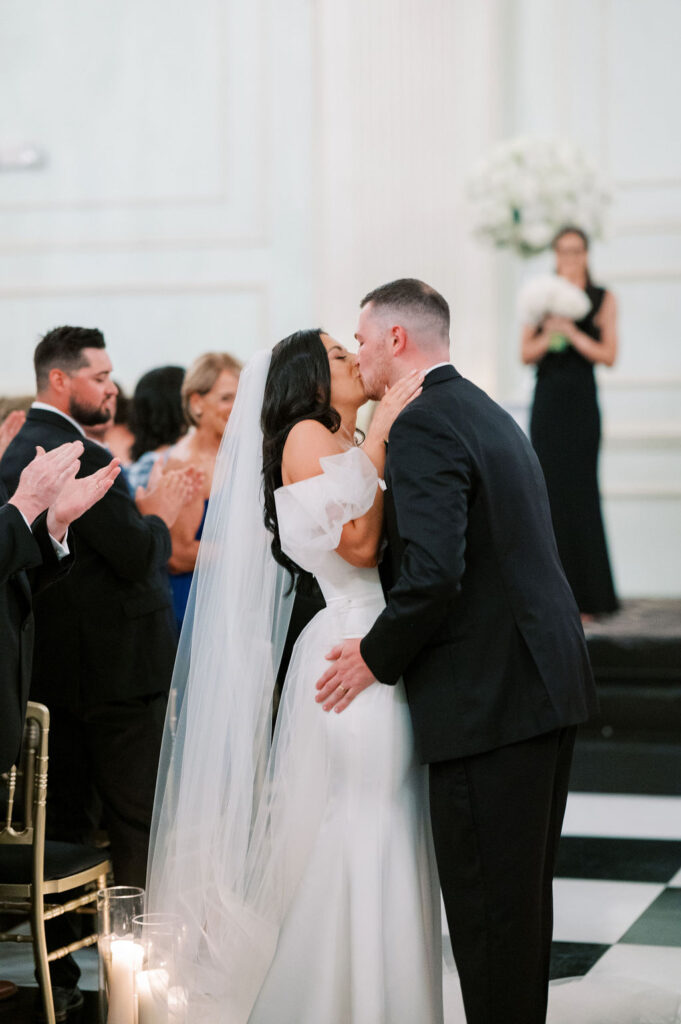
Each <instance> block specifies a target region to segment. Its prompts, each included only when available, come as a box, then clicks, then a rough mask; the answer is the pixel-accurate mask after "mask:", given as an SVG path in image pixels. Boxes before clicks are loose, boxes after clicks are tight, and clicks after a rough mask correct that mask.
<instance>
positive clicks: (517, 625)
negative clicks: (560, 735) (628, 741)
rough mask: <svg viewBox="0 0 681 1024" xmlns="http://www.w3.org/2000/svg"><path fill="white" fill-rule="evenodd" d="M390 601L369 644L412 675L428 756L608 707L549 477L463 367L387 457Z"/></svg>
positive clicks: (397, 671) (408, 421)
mask: <svg viewBox="0 0 681 1024" xmlns="http://www.w3.org/2000/svg"><path fill="white" fill-rule="evenodd" d="M386 485H387V490H386V494H385V508H386V529H387V534H388V542H389V548H388V551H387V552H386V555H385V556H384V560H383V562H384V564H383V566H382V571H381V574H382V579H383V582H384V588H385V589H386V593H387V599H388V600H387V606H386V608H385V610H384V612H383V613H382V614H381V615H380V616H379V618H378V619H377V621H376V623H375V624H374V626H373V628H372V629H371V631H370V632H369V633H368V634H367V636H365V637H364V639H363V640H362V643H361V652H362V655H363V657H364V659H365V661H366V662H367V664H368V665H369V667H370V668H371V670H372V672H373V673H374V675H375V676H376V678H377V679H379V680H380V681H381V682H383V683H395V682H396V681H397V679H398V678H399V677H400V676H403V677H404V682H405V686H406V691H407V697H408V700H409V705H410V709H411V713H412V719H413V723H414V731H415V736H416V743H417V748H418V751H419V755H420V757H421V760H422V761H424V762H432V761H443V760H449V759H451V758H456V757H463V756H468V755H471V754H478V753H482V752H483V751H485V750H491V749H493V748H496V747H500V746H504V745H506V744H509V743H514V742H516V741H519V740H522V739H527V738H528V737H530V736H534V735H538V734H540V733H543V732H548V731H550V730H552V729H556V728H559V727H562V726H567V725H573V724H576V723H578V722H582V721H584V720H585V719H587V718H588V717H589V715H590V714H592V713H593V712H594V711H595V709H596V698H595V690H594V685H593V679H592V675H591V669H590V665H589V659H588V655H587V650H586V644H585V641H584V633H583V630H582V626H581V622H580V618H579V612H578V610H577V606H576V604H575V601H574V598H573V596H572V592H571V590H570V587H569V585H568V583H567V580H566V578H565V575H564V573H563V569H562V566H561V563H560V560H559V557H558V551H557V548H556V543H555V540H554V535H553V527H552V525H551V516H550V512H549V504H548V498H547V494H546V487H545V484H544V478H543V475H542V471H541V469H540V466H539V463H538V461H537V458H536V456H535V454H534V451H533V449H532V447H531V445H530V443H529V441H528V440H527V438H526V437H525V435H524V434H523V432H522V431H521V429H520V427H519V426H518V425H517V424H516V422H515V421H514V420H513V418H512V417H511V416H509V415H508V413H506V412H504V410H503V409H501V408H500V406H498V405H497V404H496V403H495V402H493V401H492V400H491V399H490V398H489V397H488V396H487V395H486V394H485V393H484V392H483V391H481V390H480V389H479V388H477V387H475V385H473V384H471V382H470V381H468V380H465V379H464V378H463V377H462V376H461V375H460V374H459V373H457V371H456V370H455V369H454V368H453V367H451V366H445V367H440V368H437V369H435V370H432V371H431V372H430V373H429V374H427V376H426V378H425V380H424V384H423V392H422V394H421V395H420V396H419V397H418V398H416V399H415V400H414V401H413V402H412V403H411V404H410V405H408V406H407V407H406V408H405V409H404V410H403V412H402V413H401V414H400V415H399V416H398V418H397V419H396V421H395V423H394V424H393V427H392V429H391V431H390V440H389V445H388V453H387V459H386Z"/></svg>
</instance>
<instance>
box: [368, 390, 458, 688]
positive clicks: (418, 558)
mask: <svg viewBox="0 0 681 1024" xmlns="http://www.w3.org/2000/svg"><path fill="white" fill-rule="evenodd" d="M389 458H390V487H391V490H392V496H393V502H394V505H395V513H396V517H397V528H398V532H399V535H400V537H401V539H402V541H403V543H404V552H403V555H402V560H401V567H400V575H399V577H398V579H397V580H396V582H395V585H394V586H393V588H392V589H391V590H390V592H389V594H388V602H387V605H386V607H385V609H384V611H383V612H382V613H381V615H379V617H378V619H377V620H376V622H375V623H374V625H373V627H372V628H371V630H370V631H369V633H367V635H366V636H365V637H364V638H363V640H362V642H361V644H360V651H361V654H362V657H363V658H364V660H365V661H366V663H367V665H368V666H369V668H370V669H371V671H372V672H373V674H374V675H375V676H376V678H377V679H378V680H379V681H380V682H382V683H389V684H394V683H396V682H397V680H398V679H399V678H400V676H401V675H402V674H403V673H404V670H405V669H406V668H407V667H408V665H409V663H410V662H411V661H412V659H413V658H414V657H415V656H416V655H417V654H418V653H419V651H420V650H421V649H422V648H423V646H424V645H425V644H426V643H427V642H428V640H429V638H430V637H431V636H432V634H433V633H434V632H435V631H436V630H437V628H438V626H439V625H440V624H441V623H442V621H443V619H444V618H445V617H446V615H447V612H448V610H449V607H450V605H451V602H452V601H453V600H454V598H455V597H456V596H457V594H458V593H459V591H460V589H461V577H462V576H463V572H464V567H465V549H466V528H467V523H468V504H469V497H470V493H471V487H472V469H471V459H470V456H469V454H468V453H467V451H466V450H465V449H464V447H463V446H462V445H461V443H460V441H459V440H458V439H457V437H456V435H455V434H454V433H453V431H452V430H451V428H450V427H449V426H448V425H447V424H446V423H445V422H443V421H441V420H440V419H439V418H438V417H437V416H436V415H434V414H433V413H432V412H431V411H429V410H428V408H427V406H426V405H425V403H419V404H418V405H416V404H414V405H411V406H408V407H407V408H406V409H405V411H404V412H403V413H402V414H401V415H400V416H399V417H398V419H397V420H396V421H395V423H394V424H393V427H392V429H391V431H390V454H389Z"/></svg>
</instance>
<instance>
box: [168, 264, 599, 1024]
mask: <svg viewBox="0 0 681 1024" xmlns="http://www.w3.org/2000/svg"><path fill="white" fill-rule="evenodd" d="M356 339H357V342H358V345H359V352H358V355H357V356H355V355H352V354H351V353H350V352H349V351H347V350H346V349H345V348H344V346H342V345H341V344H339V343H338V342H336V341H335V340H334V339H332V338H331V337H329V336H328V335H327V334H325V333H323V332H321V331H299V332H297V333H296V334H294V335H291V336H290V337H289V338H286V339H284V341H282V342H280V343H279V344H278V345H277V346H275V348H274V349H273V351H272V353H260V354H258V355H257V356H256V357H254V359H253V360H252V361H251V363H249V365H248V367H247V368H246V371H245V372H244V374H243V375H242V379H241V383H240V385H239V393H238V397H237V403H236V405H235V409H234V412H233V414H232V418H231V420H230V423H229V426H228V430H227V432H226V435H225V438H224V440H223V445H222V448H221V452H220V456H219V459H218V469H217V473H216V479H215V481H214V485H213V492H212V494H211V499H210V503H209V512H208V517H207V521H206V527H205V532H204V539H203V541H202V550H201V554H200V558H199V568H198V572H197V578H196V581H195V584H194V591H193V595H192V599H191V601H190V614H189V616H188V620H187V622H186V625H185V628H184V630H183V636H182V640H181V644H180V653H179V655H178V662H177V665H176V673H175V678H174V683H173V691H174V693H173V701H172V715H171V714H170V713H169V729H168V736H167V741H166V743H165V746H164V755H163V757H162V764H161V771H160V776H159V784H158V789H157V802H156V811H155V823H154V836H153V848H152V854H151V857H150V875H149V887H148V889H149V903H150V909H151V910H162V911H166V912H172V913H175V914H177V915H179V917H180V918H181V920H182V954H181V957H180V960H181V966H182V970H183V984H184V985H185V987H186V989H187V990H188V997H189V1004H190V1006H193V1007H194V1011H193V1013H192V1014H191V1016H192V1019H196V1020H201V1021H215V1022H216V1024H217V1022H218V1021H220V1022H225V1024H242V1022H243V1024H246V1022H249V1024H275V1022H276V1024H313V1022H314V1024H321V1022H323V1024H379V1022H382V1024H440V1022H441V1021H442V1020H443V1019H444V1018H443V1007H442V951H441V931H442V929H441V926H440V891H441V893H442V898H443V901H444V906H445V910H446V914H447V920H448V924H449V931H450V935H451V940H452V947H453V953H454V959H455V961H456V966H457V970H458V974H459V979H460V983H461V990H462V994H463V1003H464V1006H465V1019H466V1021H467V1022H468V1024H492V1022H494V1024H499V1022H501V1021H503V1022H504V1024H540V1022H543V1021H544V1020H545V1016H546V1006H547V990H548V975H549V956H550V945H551V933H552V898H551V884H552V877H553V870H554V864H555V858H556V851H557V845H558V839H559V836H560V831H561V824H562V819H563V813H564V809H565V802H566V798H567V789H568V777H569V770H570V761H571V757H572V748H573V744H574V737H575V730H576V726H577V724H578V723H580V722H582V721H584V720H585V719H587V718H588V717H589V715H590V714H591V713H593V711H594V710H595V707H596V699H595V692H594V686H593V681H592V676H591V671H590V667H589V661H588V656H587V652H586V646H585V642H584V636H583V632H582V627H581V624H580V618H579V612H578V610H577V606H576V604H575V602H574V599H573V597H572V593H571V591H570V588H569V586H568V583H567V581H566V579H565V576H564V573H563V570H562V567H561V564H560V561H559V557H558V553H557V550H556V545H555V541H554V537H553V529H552V525H551V517H550V511H549V505H548V499H547V495H546V489H545V485H544V480H543V477H542V473H541V470H540V467H539V464H538V462H537V459H536V457H535V455H534V452H533V450H532V448H531V446H530V444H529V442H528V440H527V439H526V437H525V435H524V434H523V433H522V431H521V430H520V428H519V427H518V426H517V424H516V423H515V421H514V420H513V419H512V417H510V416H509V415H508V414H507V413H506V412H505V411H504V410H502V409H501V408H500V407H499V406H498V405H497V404H495V403H494V402H493V401H492V400H491V399H490V398H489V397H488V396H487V395H486V394H485V393H484V392H483V391H481V390H479V389H478V388H477V387H475V385H473V384H472V383H471V382H469V381H468V380H466V379H464V378H463V377H462V376H461V375H460V374H459V373H458V372H457V371H456V369H455V368H454V367H453V366H452V365H451V364H450V363H449V308H448V305H447V303H446V301H445V299H444V298H443V297H442V296H441V295H439V294H438V293H437V292H436V291H435V290H434V289H432V288H430V287H429V286H428V285H426V284H424V283H423V282H421V281H417V280H414V279H402V280H398V281H394V282H391V283H390V284H387V285H384V286H382V287H379V288H376V289H375V290H374V291H372V292H370V293H369V294H368V295H367V296H366V297H365V298H364V299H363V301H362V303H361V312H360V317H359V323H358V328H357V333H356ZM367 398H375V399H377V400H378V405H377V407H376V411H375V414H374V417H373V419H372V422H371V425H370V427H369V428H368V431H367V434H366V437H365V438H363V440H362V442H361V444H357V443H356V441H357V437H358V433H357V432H356V415H357V410H358V408H359V407H360V406H361V405H362V404H363V403H364V402H365V401H366V400H367ZM384 538H387V547H385V548H384V549H382V545H383V544H384ZM301 569H302V570H306V571H308V572H312V573H313V574H314V575H315V576H316V578H317V580H318V582H319V585H320V587H321V589H322V593H323V595H324V598H325V602H326V607H325V608H324V609H323V610H322V611H321V612H320V613H319V614H318V615H317V616H316V617H315V618H314V619H313V620H312V622H311V623H310V624H309V625H308V626H307V627H306V629H305V630H304V631H303V633H302V634H301V636H300V637H299V639H298V641H297V644H296V647H295V649H294V652H293V656H292V658H291V662H290V665H289V669H288V673H287V677H286V682H285V685H284V689H283V693H282V698H281V703H280V706H279V711H278V716H277V724H276V728H275V732H274V736H273V738H272V739H271V741H270V721H271V720H270V710H271V697H272V687H273V680H274V676H275V675H276V671H277V665H278V656H279V653H280V650H281V646H282V640H283V637H284V636H285V633H286V628H287V624H288V615H289V614H290V605H291V589H292V588H291V585H290V584H291V579H292V577H295V576H296V575H297V574H299V573H300V571H301ZM447 1019H448V1020H449V1018H447Z"/></svg>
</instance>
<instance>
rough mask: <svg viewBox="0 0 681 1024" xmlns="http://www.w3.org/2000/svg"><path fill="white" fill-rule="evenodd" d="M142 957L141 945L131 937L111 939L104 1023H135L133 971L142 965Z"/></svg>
mask: <svg viewBox="0 0 681 1024" xmlns="http://www.w3.org/2000/svg"><path fill="white" fill-rule="evenodd" d="M143 958H144V949H143V947H142V946H140V945H139V943H137V942H133V941H132V939H114V940H113V941H112V943H111V970H110V973H109V1014H108V1016H107V1021H106V1024H137V1013H136V1005H135V973H136V971H138V970H139V968H140V967H141V966H142V960H143Z"/></svg>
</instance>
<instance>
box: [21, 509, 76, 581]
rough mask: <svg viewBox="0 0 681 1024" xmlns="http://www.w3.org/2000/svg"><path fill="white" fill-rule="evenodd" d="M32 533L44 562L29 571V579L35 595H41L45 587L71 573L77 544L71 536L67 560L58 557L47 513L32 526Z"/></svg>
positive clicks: (39, 517)
mask: <svg viewBox="0 0 681 1024" xmlns="http://www.w3.org/2000/svg"><path fill="white" fill-rule="evenodd" d="M31 532H32V533H33V539H34V540H35V542H36V544H37V545H38V547H39V549H40V554H41V558H42V561H41V564H40V565H37V566H36V567H35V568H34V569H30V570H29V573H28V578H29V582H30V584H31V590H32V591H33V593H34V594H39V593H40V591H41V590H44V588H45V587H49V585H50V583H54V581H55V580H58V579H61V578H62V576H66V575H67V573H69V572H70V570H71V566H72V565H73V562H74V556H75V551H76V542H75V540H74V538H73V537H72V536H71V535H69V554H68V555H67V556H66V557H65V558H58V557H57V553H56V551H55V550H54V545H53V544H52V540H51V538H50V534H49V531H48V529H47V512H43V514H42V515H40V516H38V518H37V519H36V520H35V522H34V523H32V524H31Z"/></svg>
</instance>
